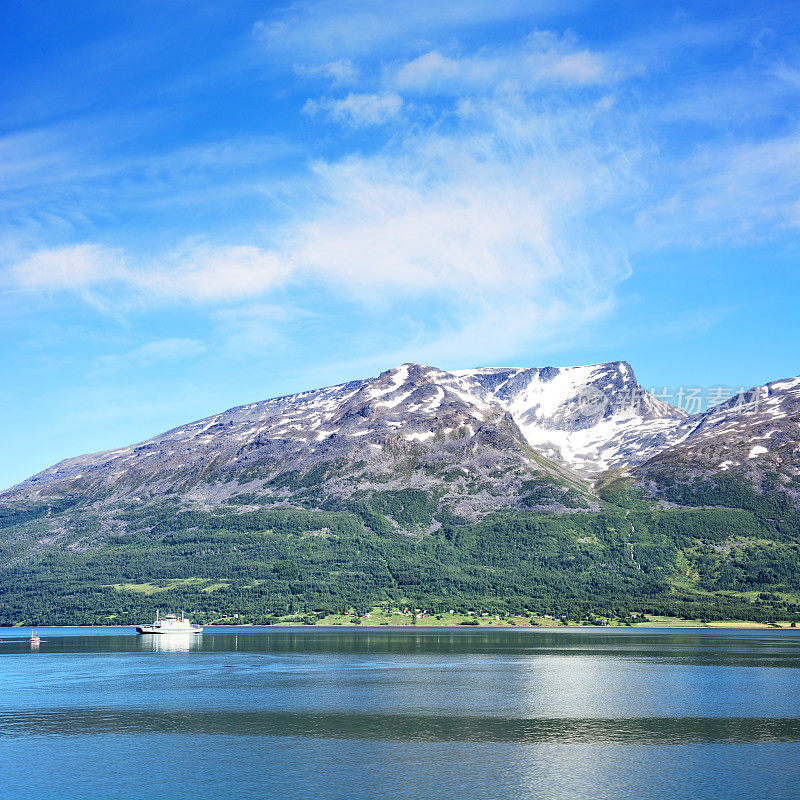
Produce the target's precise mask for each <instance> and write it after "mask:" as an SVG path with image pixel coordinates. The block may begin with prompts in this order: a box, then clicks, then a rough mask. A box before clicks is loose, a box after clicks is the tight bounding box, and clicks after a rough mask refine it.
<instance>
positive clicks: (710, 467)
mask: <svg viewBox="0 0 800 800" xmlns="http://www.w3.org/2000/svg"><path fill="white" fill-rule="evenodd" d="M689 424H690V426H691V429H690V430H689V432H688V434H686V435H685V436H684V437H683V438H682V439H681V440H679V441H677V442H676V443H674V444H672V445H670V446H668V447H665V448H663V449H662V450H661V451H660V452H658V453H656V454H655V455H654V456H652V457H651V458H649V459H648V460H646V461H645V462H643V463H641V464H640V465H637V466H636V467H635V468H634V469H633V470H631V475H632V476H634V477H635V478H636V479H637V480H638V481H639V482H641V483H642V484H643V485H644V486H645V487H646V488H647V490H648V492H649V493H650V494H651V495H652V496H654V497H666V498H667V499H670V500H673V501H675V502H679V503H683V504H689V505H702V504H709V505H734V506H736V507H745V508H747V507H753V506H754V504H756V505H758V504H763V503H765V502H770V501H774V500H775V499H776V497H777V498H778V499H779V500H780V501H782V503H783V504H784V505H798V504H800V378H790V379H784V380H779V381H773V382H772V383H767V384H765V385H764V386H757V387H755V388H753V389H750V390H749V391H747V392H744V393H742V394H740V395H737V396H736V397H732V398H731V399H730V400H727V401H725V402H724V403H720V404H719V405H717V406H715V407H714V408H711V409H709V410H708V411H707V412H705V413H704V414H699V415H697V416H695V417H691V418H690V419H689Z"/></svg>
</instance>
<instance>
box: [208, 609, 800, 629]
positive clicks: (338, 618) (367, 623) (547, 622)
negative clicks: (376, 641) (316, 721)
mask: <svg viewBox="0 0 800 800" xmlns="http://www.w3.org/2000/svg"><path fill="white" fill-rule="evenodd" d="M298 623H300V620H299V619H298V618H297V617H296V616H289V617H283V618H279V619H278V620H277V621H276V622H275V623H274V624H275V625H278V626H296V625H298ZM210 624H214V623H210ZM316 625H319V626H334V627H338V626H342V627H379V626H417V627H425V628H444V627H454V626H463V627H465V628H467V629H469V628H470V627H483V628H514V627H516V628H521V627H522V628H527V627H542V628H546V627H575V628H578V627H596V626H598V625H601V626H603V627H615V628H617V627H630V628H733V629H735V628H790V627H791V623H789V622H775V623H762V622H750V621H746V620H715V621H712V622H706V621H701V620H697V619H688V620H687V619H680V618H678V617H663V616H653V615H649V616H647V617H646V618H645V620H644V621H639V622H636V621H632V622H631V623H630V624H627V623H624V622H620V621H618V620H611V621H610V622H609V623H608V624H605V623H590V622H588V621H586V620H582V621H574V620H567V621H566V622H564V621H562V620H558V619H554V618H552V617H543V616H535V615H534V616H531V615H508V616H504V617H501V616H499V615H494V614H484V615H470V614H457V613H454V614H450V613H442V614H424V613H419V614H415V613H412V612H407V613H403V612H402V611H400V612H398V611H395V612H387V611H386V609H382V608H374V609H372V611H370V612H368V613H367V614H364V615H360V616H354V615H353V614H329V615H328V616H325V617H322V618H321V619H318V620H317V622H316Z"/></svg>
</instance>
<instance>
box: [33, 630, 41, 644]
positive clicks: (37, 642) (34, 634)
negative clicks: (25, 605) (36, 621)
mask: <svg viewBox="0 0 800 800" xmlns="http://www.w3.org/2000/svg"><path fill="white" fill-rule="evenodd" d="M41 641H42V640H41V638H40V637H39V635H38V634H37V633H36V631H33V632H32V633H31V644H39V642H41Z"/></svg>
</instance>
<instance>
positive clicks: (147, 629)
mask: <svg viewBox="0 0 800 800" xmlns="http://www.w3.org/2000/svg"><path fill="white" fill-rule="evenodd" d="M202 632H203V629H202V628H167V629H166V630H165V629H164V628H154V627H152V626H151V625H137V627H136V633H154V634H159V635H164V634H170V633H181V634H183V633H189V634H191V633H202Z"/></svg>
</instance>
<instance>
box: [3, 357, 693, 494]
mask: <svg viewBox="0 0 800 800" xmlns="http://www.w3.org/2000/svg"><path fill="white" fill-rule="evenodd" d="M689 428H690V424H689V423H688V422H687V416H686V414H685V413H683V412H681V411H678V410H677V409H675V408H674V407H672V406H670V405H668V404H666V403H663V402H661V401H659V400H657V399H656V398H654V397H652V396H651V395H649V394H648V393H647V392H645V391H644V389H642V387H641V386H640V385H639V384H638V383H637V382H636V379H635V376H634V374H633V370H632V369H631V368H630V366H629V365H628V364H626V363H625V362H613V363H610V364H600V365H594V366H588V367H572V368H567V369H559V368H556V367H545V368H542V369H539V368H537V369H478V370H468V371H460V372H455V373H449V372H444V371H442V370H440V369H436V368H434V367H427V366H422V365H418V364H404V365H402V366H400V367H397V368H395V369H392V370H389V371H387V372H384V373H382V374H381V375H379V376H378V377H377V378H373V379H368V380H361V381H353V382H350V383H346V384H341V385H339V386H333V387H329V388H325V389H319V390H316V391H309V392H302V393H300V394H295V395H290V396H286V397H279V398H275V399H272V400H266V401H263V402H260V403H252V404H249V405H245V406H240V407H237V408H233V409H230V410H229V411H226V412H223V413H221V414H217V415H215V416H213V417H209V418H206V419H203V420H199V421H197V422H193V423H189V424H187V425H183V426H181V427H180V428H176V429H174V430H171V431H168V432H167V433H164V434H161V435H160V436H156V437H154V438H153V439H149V440H147V441H145V442H141V443H139V444H136V445H132V446H130V447H123V448H120V449H116V450H110V451H106V452H103V453H95V454H92V455H87V456H79V457H77V458H72V459H68V460H66V461H62V462H61V463H59V464H56V465H55V466H53V467H51V468H49V469H47V470H45V471H43V472H41V473H39V474H37V475H34V476H33V477H32V478H29V479H28V480H27V481H24V482H23V483H22V484H20V485H19V486H18V487H14V488H13V489H12V490H10V491H9V492H6V493H5V496H6V497H9V498H17V499H21V498H31V497H35V496H42V495H44V496H47V495H50V494H52V493H62V494H80V495H81V496H90V497H91V496H98V497H99V496H109V495H111V496H114V497H122V496H139V495H146V496H149V497H152V496H158V495H162V494H165V493H168V492H171V491H176V490H178V491H182V492H184V493H186V494H187V497H189V498H192V499H197V500H207V501H209V502H218V501H219V500H221V499H224V498H225V497H227V496H230V495H232V494H237V493H239V492H240V491H241V490H242V489H241V487H242V486H245V487H246V490H247V491H253V490H256V489H260V488H263V487H264V486H266V485H268V484H269V483H270V481H274V479H275V478H276V476H277V475H279V474H282V473H287V472H307V471H308V470H310V469H312V468H315V467H318V466H319V465H323V464H325V465H337V468H336V469H331V470H330V474H329V476H328V477H329V480H327V481H326V485H327V490H328V491H329V492H331V493H333V494H335V495H343V494H347V493H348V492H351V491H352V485H348V483H347V481H346V480H345V481H344V483H343V482H342V481H343V480H344V477H345V476H346V477H347V478H348V479H349V478H355V479H358V480H359V481H361V482H363V481H365V480H366V481H368V480H370V479H371V478H372V477H374V476H381V480H386V479H387V478H388V479H390V480H393V481H394V482H395V483H397V484H398V485H399V484H400V483H403V484H409V485H410V484H413V485H415V486H416V485H419V486H425V487H427V486H430V485H432V483H433V482H435V481H436V480H437V479H438V477H440V476H441V474H443V473H444V472H447V471H448V470H452V469H457V470H461V471H462V472H463V473H464V475H463V476H453V480H452V481H451V483H453V485H454V487H455V488H457V487H462V488H464V489H465V491H470V490H471V489H472V488H474V487H475V486H476V485H477V483H479V482H480V481H481V480H483V479H484V478H486V476H487V475H488V474H489V473H492V472H495V473H497V472H498V471H499V470H502V471H503V479H502V480H501V479H500V476H499V475H493V476H492V484H493V486H494V488H495V489H497V488H500V489H501V490H502V491H501V495H500V496H507V492H506V491H505V489H506V488H509V487H506V486H505V481H506V479H508V478H510V477H511V476H517V477H519V478H520V479H525V478H528V477H531V476H532V475H534V476H535V475H544V476H552V477H553V478H555V479H556V480H557V481H562V482H564V483H566V484H567V485H568V486H572V487H574V488H578V489H579V490H580V491H585V488H586V485H585V482H584V481H582V480H581V478H580V477H579V476H583V477H586V476H590V475H593V474H597V473H599V472H601V471H603V470H604V469H606V468H609V467H613V466H617V465H620V464H623V465H630V464H637V463H641V462H642V461H644V460H646V459H647V458H648V457H649V456H650V455H653V454H655V453H657V452H659V451H660V450H662V449H664V448H665V447H666V446H668V445H670V444H672V443H674V442H677V441H680V440H681V438H682V437H683V436H685V435H686V433H687V432H688V430H689ZM413 459H416V460H418V461H419V462H420V463H419V465H418V466H420V467H421V468H422V469H420V470H417V471H416V473H415V474H414V475H413V476H410V475H408V474H407V473H408V470H407V469H405V468H404V467H403V464H404V462H408V461H409V460H413ZM398 470H399V474H398ZM335 477H336V478H338V481H337V480H334V478H335ZM511 488H518V486H515V487H511ZM512 494H513V492H512Z"/></svg>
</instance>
